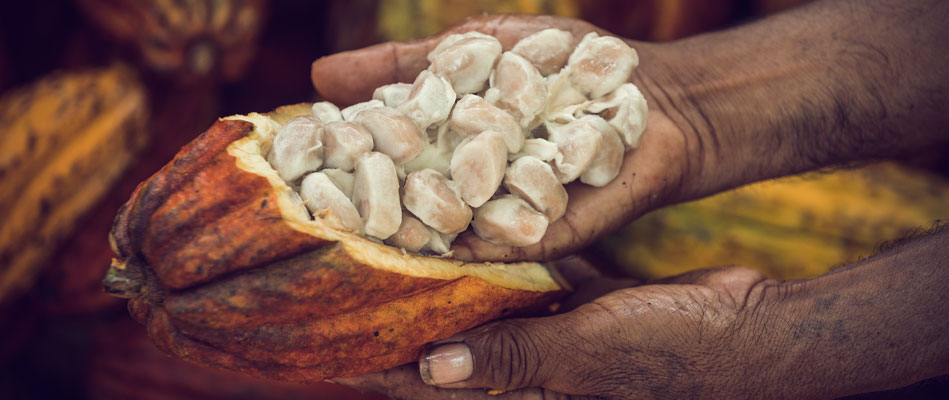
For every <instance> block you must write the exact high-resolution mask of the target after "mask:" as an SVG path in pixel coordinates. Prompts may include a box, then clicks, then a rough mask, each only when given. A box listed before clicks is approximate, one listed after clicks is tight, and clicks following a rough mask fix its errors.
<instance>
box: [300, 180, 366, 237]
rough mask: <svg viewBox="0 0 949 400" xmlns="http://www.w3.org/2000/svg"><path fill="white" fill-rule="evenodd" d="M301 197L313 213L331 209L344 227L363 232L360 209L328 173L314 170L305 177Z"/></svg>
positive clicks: (301, 186)
mask: <svg viewBox="0 0 949 400" xmlns="http://www.w3.org/2000/svg"><path fill="white" fill-rule="evenodd" d="M300 197H302V198H303V203H304V204H305V205H306V208H307V209H309V210H310V212H311V213H313V215H317V214H318V213H319V212H321V211H323V210H326V209H329V210H331V211H332V212H333V215H334V216H335V217H336V218H339V222H340V223H341V224H342V226H343V228H344V229H346V230H349V231H352V232H356V233H360V234H361V233H362V230H363V229H362V228H363V224H362V219H360V217H359V211H357V210H356V207H355V206H353V203H352V202H351V201H349V197H347V196H346V194H345V193H343V191H342V190H340V189H339V188H338V187H337V186H336V184H334V183H333V181H332V180H331V179H330V178H329V177H328V176H326V174H324V173H322V172H314V173H312V174H309V175H307V176H306V178H303V182H302V183H301V184H300Z"/></svg>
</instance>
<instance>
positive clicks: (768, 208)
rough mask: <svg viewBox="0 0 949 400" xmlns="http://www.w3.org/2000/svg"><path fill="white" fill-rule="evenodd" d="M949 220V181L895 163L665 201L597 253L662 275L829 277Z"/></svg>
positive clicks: (629, 268)
mask: <svg viewBox="0 0 949 400" xmlns="http://www.w3.org/2000/svg"><path fill="white" fill-rule="evenodd" d="M939 220H942V221H947V220H949V182H946V181H945V180H944V179H942V178H940V177H938V176H934V175H932V174H929V173H927V172H924V171H921V170H916V169H911V168H908V167H904V166H901V165H899V164H895V163H882V164H874V165H869V166H866V167H863V168H859V169H854V170H837V171H833V172H830V173H826V172H813V173H807V174H803V175H799V176H793V177H788V178H783V179H778V180H772V181H766V182H761V183H757V184H754V185H750V186H746V187H743V188H740V189H737V190H733V191H729V192H725V193H721V194H718V195H715V196H712V197H709V198H706V199H702V200H698V201H693V202H690V203H685V204H680V205H677V206H673V207H668V208H664V209H661V210H658V211H655V212H653V213H651V214H648V215H646V216H643V217H642V218H640V219H638V220H636V221H634V222H633V223H631V224H629V225H628V226H626V227H625V228H623V229H622V230H620V231H619V232H617V233H615V234H613V235H612V236H610V237H607V238H605V239H604V240H603V241H602V242H601V243H600V244H599V245H598V248H597V250H598V251H600V252H604V254H609V255H610V256H611V257H613V258H614V259H615V260H616V261H617V262H618V264H620V265H621V268H622V269H624V270H625V271H626V272H627V273H631V274H634V275H638V276H641V277H645V278H659V277H664V276H669V275H675V274H679V273H682V272H685V271H689V270H693V269H698V268H703V267H709V266H721V265H731V264H739V265H746V266H749V267H754V268H758V269H760V270H761V271H762V272H764V273H765V274H767V275H768V276H770V277H772V278H777V279H798V278H811V277H815V276H818V275H821V274H823V273H825V272H827V271H829V270H830V269H831V268H833V267H835V266H839V265H841V264H843V263H847V262H852V261H856V260H858V259H860V258H862V257H866V256H869V255H871V254H873V252H874V251H875V249H876V248H877V247H878V246H879V244H880V243H882V242H885V241H889V240H895V239H899V238H901V237H903V236H905V235H907V234H908V233H911V232H913V231H915V230H917V229H925V228H927V227H929V226H931V225H932V224H934V223H936V222H937V221H939Z"/></svg>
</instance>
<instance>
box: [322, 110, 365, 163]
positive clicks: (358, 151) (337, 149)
mask: <svg viewBox="0 0 949 400" xmlns="http://www.w3.org/2000/svg"><path fill="white" fill-rule="evenodd" d="M372 147H373V143H372V134H370V133H369V130H367V129H366V128H365V127H363V126H362V125H359V124H356V123H353V122H345V121H337V122H331V123H328V124H326V125H323V159H324V160H323V161H324V163H325V164H326V166H327V167H328V168H339V169H341V170H344V171H352V170H353V168H354V167H355V165H356V159H357V158H359V156H361V155H363V154H365V153H368V152H370V151H372Z"/></svg>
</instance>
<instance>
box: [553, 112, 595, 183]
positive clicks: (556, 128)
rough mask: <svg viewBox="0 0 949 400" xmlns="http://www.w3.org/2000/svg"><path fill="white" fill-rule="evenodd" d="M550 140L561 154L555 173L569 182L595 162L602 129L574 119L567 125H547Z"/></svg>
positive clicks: (565, 181)
mask: <svg viewBox="0 0 949 400" xmlns="http://www.w3.org/2000/svg"><path fill="white" fill-rule="evenodd" d="M547 131H548V133H549V135H550V141H551V142H554V143H556V144H557V150H559V151H560V154H559V155H558V156H557V158H555V159H554V173H556V174H557V177H558V178H560V182H561V183H564V184H567V183H570V182H573V181H574V180H575V179H577V178H579V177H580V175H582V174H583V173H584V172H586V171H587V169H589V168H590V164H592V163H593V159H594V158H596V155H597V152H598V151H599V149H600V143H601V142H602V141H603V138H602V135H600V131H598V130H596V128H594V127H593V125H590V123H589V122H586V121H579V120H577V121H573V122H571V123H569V124H566V125H554V124H550V125H548V126H547Z"/></svg>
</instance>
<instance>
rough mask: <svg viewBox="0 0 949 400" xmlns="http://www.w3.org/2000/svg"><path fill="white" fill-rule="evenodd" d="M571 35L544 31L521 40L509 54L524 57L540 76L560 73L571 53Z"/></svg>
mask: <svg viewBox="0 0 949 400" xmlns="http://www.w3.org/2000/svg"><path fill="white" fill-rule="evenodd" d="M573 44H574V41H573V35H572V34H571V33H570V32H567V31H562V30H560V29H553V28H550V29H544V30H542V31H540V32H537V33H535V34H533V35H530V36H528V37H526V38H523V39H521V40H520V41H519V42H517V44H515V45H514V48H512V49H511V52H513V53H516V54H518V55H520V56H521V57H524V58H525V59H526V60H527V61H530V62H531V64H534V66H535V67H537V70H538V71H539V72H540V74H541V75H544V76H547V75H550V74H553V73H555V72H557V71H560V69H561V68H563V66H564V65H566V64H567V58H569V57H570V53H572V52H573Z"/></svg>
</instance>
